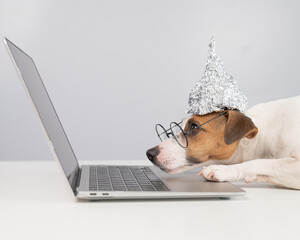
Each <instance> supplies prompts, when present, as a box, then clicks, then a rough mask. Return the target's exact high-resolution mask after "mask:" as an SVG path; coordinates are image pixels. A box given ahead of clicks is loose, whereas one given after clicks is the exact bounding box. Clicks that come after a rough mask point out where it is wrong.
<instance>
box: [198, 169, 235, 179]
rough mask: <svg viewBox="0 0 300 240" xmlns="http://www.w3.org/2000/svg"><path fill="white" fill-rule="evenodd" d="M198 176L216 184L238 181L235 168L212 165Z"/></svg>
mask: <svg viewBox="0 0 300 240" xmlns="http://www.w3.org/2000/svg"><path fill="white" fill-rule="evenodd" d="M198 175H200V176H203V177H204V178H205V179H206V180H209V181H215V182H225V181H236V180H238V174H237V170H236V169H235V168H234V167H233V166H225V165H210V166H208V167H206V168H203V169H202V170H201V171H200V172H199V174H198Z"/></svg>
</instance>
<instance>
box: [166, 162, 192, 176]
mask: <svg viewBox="0 0 300 240" xmlns="http://www.w3.org/2000/svg"><path fill="white" fill-rule="evenodd" d="M192 168H194V164H192V165H186V166H181V167H177V168H173V169H168V168H162V167H160V169H161V170H163V171H164V172H165V173H169V174H178V173H182V172H184V171H187V170H189V169H192Z"/></svg>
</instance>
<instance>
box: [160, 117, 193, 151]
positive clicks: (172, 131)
mask: <svg viewBox="0 0 300 240" xmlns="http://www.w3.org/2000/svg"><path fill="white" fill-rule="evenodd" d="M181 123H182V122H180V123H176V122H171V124H170V128H169V129H168V130H166V129H165V128H164V127H163V126H162V125H161V124H156V126H155V130H156V133H157V136H158V137H159V139H160V141H162V142H163V141H165V140H166V139H168V138H170V137H172V138H174V139H175V140H176V142H177V143H178V144H179V145H180V146H181V147H183V148H187V147H188V140H187V136H186V134H185V132H184V131H183V129H182V128H181V127H180V124H181Z"/></svg>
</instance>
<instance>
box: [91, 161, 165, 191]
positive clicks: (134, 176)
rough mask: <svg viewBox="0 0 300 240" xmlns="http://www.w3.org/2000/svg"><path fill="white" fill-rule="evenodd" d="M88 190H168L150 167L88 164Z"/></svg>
mask: <svg viewBox="0 0 300 240" xmlns="http://www.w3.org/2000/svg"><path fill="white" fill-rule="evenodd" d="M89 190H90V191H170V190H169V189H168V187H167V186H166V185H165V184H164V183H163V182H162V181H161V180H160V179H159V178H158V177H157V176H156V175H155V174H154V172H153V171H152V170H151V169H150V167H138V166H90V179H89Z"/></svg>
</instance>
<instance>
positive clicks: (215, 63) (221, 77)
mask: <svg viewBox="0 0 300 240" xmlns="http://www.w3.org/2000/svg"><path fill="white" fill-rule="evenodd" d="M188 104H189V107H188V109H187V113H188V114H197V115H204V114H207V113H211V112H215V111H222V110H224V109H225V108H228V109H237V110H239V111H241V112H245V111H246V110H247V108H248V101H247V98H246V96H245V95H244V93H243V92H242V91H240V90H239V88H238V86H237V82H236V81H235V80H234V79H233V77H232V76H231V75H229V74H228V73H227V72H226V71H225V69H224V66H223V63H222V61H221V59H220V57H219V56H218V55H217V54H216V50H215V40H214V38H212V39H211V42H210V44H209V49H208V58H207V64H206V67H205V72H204V73H203V76H202V78H201V79H200V80H199V81H198V82H197V83H196V85H195V86H194V87H193V89H192V91H191V93H190V96H189V102H188Z"/></svg>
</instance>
